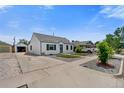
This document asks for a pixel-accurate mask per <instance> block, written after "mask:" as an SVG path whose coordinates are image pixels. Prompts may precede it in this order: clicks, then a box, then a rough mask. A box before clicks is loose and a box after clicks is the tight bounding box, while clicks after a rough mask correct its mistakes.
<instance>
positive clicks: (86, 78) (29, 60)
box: [0, 54, 124, 88]
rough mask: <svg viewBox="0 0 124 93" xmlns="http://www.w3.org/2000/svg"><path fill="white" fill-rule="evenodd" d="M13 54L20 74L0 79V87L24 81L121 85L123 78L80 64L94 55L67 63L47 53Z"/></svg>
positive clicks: (48, 84) (34, 85)
mask: <svg viewBox="0 0 124 93" xmlns="http://www.w3.org/2000/svg"><path fill="white" fill-rule="evenodd" d="M9 55H13V54H9ZM16 57H17V60H18V61H19V64H18V65H20V66H18V69H20V67H21V69H20V70H19V71H22V73H18V75H15V77H8V78H5V79H3V80H1V81H0V87H19V86H21V85H24V84H28V87H32V88H37V87H39V88H42V87H45V88H51V87H53V88H56V87H57V88H59V87H60V88H68V87H75V88H79V87H80V88H82V87H124V79H123V78H115V77H114V76H113V75H110V74H106V73H102V72H99V71H95V70H91V69H88V68H84V67H81V66H80V64H82V63H85V62H87V61H89V60H92V59H95V58H96V56H92V57H85V58H83V59H81V60H77V61H74V62H69V63H68V62H64V61H60V60H57V59H53V58H50V57H47V56H28V55H24V54H16ZM12 64H13V63H12Z"/></svg>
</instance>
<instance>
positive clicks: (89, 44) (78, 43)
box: [72, 41, 95, 48]
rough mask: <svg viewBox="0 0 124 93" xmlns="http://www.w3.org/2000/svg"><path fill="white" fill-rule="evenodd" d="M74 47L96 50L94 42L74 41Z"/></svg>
mask: <svg viewBox="0 0 124 93" xmlns="http://www.w3.org/2000/svg"><path fill="white" fill-rule="evenodd" d="M72 44H73V45H74V46H80V47H82V48H84V47H85V48H94V47H95V44H94V43H93V42H92V41H72Z"/></svg>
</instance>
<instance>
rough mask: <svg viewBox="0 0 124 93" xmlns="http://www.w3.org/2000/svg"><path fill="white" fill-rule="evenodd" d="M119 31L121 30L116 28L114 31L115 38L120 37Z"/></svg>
mask: <svg viewBox="0 0 124 93" xmlns="http://www.w3.org/2000/svg"><path fill="white" fill-rule="evenodd" d="M121 30H122V29H121V28H119V27H118V28H117V29H116V30H115V32H114V35H115V36H117V37H120V36H121Z"/></svg>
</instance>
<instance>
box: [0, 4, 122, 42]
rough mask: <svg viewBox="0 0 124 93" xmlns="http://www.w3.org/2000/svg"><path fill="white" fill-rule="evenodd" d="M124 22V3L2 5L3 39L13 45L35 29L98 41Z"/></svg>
mask: <svg viewBox="0 0 124 93" xmlns="http://www.w3.org/2000/svg"><path fill="white" fill-rule="evenodd" d="M123 25H124V6H98V5H96V6H93V5H92V6H86V5H82V6H79V5H75V6H71V5H68V6H47V5H46V6H38V5H34V6H31V5H27V6H24V5H21V6H18V5H16V6H4V5H3V6H0V40H2V41H6V42H8V43H11V44H12V42H13V37H14V36H16V40H17V41H18V39H22V38H25V39H28V40H30V39H31V36H32V33H33V32H39V33H42V34H48V35H52V34H53V32H54V34H55V35H56V36H62V37H66V38H68V39H69V40H79V41H84V40H92V41H93V42H95V41H99V40H103V39H104V38H105V35H106V34H108V33H113V32H114V30H115V29H116V28H117V27H120V26H123Z"/></svg>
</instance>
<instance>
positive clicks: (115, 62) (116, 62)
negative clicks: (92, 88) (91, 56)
mask: <svg viewBox="0 0 124 93" xmlns="http://www.w3.org/2000/svg"><path fill="white" fill-rule="evenodd" d="M96 62H97V59H95V60H92V61H89V62H87V63H84V64H81V65H80V66H82V67H86V68H90V69H93V70H97V71H101V72H105V73H109V74H117V73H118V72H119V69H120V65H121V59H117V58H116V59H115V58H114V59H110V60H109V61H108V63H109V64H112V65H114V66H115V67H114V68H104V67H100V66H98V65H96Z"/></svg>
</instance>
